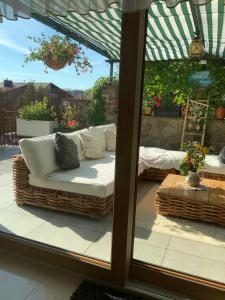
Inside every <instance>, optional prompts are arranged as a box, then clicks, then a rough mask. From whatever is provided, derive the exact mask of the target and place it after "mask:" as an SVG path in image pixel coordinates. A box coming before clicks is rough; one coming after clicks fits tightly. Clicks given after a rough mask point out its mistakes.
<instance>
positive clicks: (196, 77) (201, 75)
mask: <svg viewBox="0 0 225 300" xmlns="http://www.w3.org/2000/svg"><path fill="white" fill-rule="evenodd" d="M189 80H190V81H194V82H195V83H196V84H197V85H198V86H204V87H207V86H211V85H212V84H213V83H214V79H213V78H212V77H211V75H210V73H209V71H201V72H195V73H193V74H191V75H190V76H189Z"/></svg>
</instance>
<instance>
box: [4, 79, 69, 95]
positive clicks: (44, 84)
mask: <svg viewBox="0 0 225 300" xmlns="http://www.w3.org/2000/svg"><path fill="white" fill-rule="evenodd" d="M30 84H33V85H34V87H35V88H37V89H38V88H43V89H45V88H47V87H49V86H54V87H56V88H57V89H60V90H62V91H64V92H65V93H68V92H67V91H66V90H63V89H61V88H60V87H58V86H57V85H55V84H54V83H51V82H26V83H25V82H13V83H12V86H11V87H4V82H0V92H3V93H4V92H8V91H12V90H15V89H18V88H21V87H24V86H28V85H30ZM68 95H69V93H68Z"/></svg>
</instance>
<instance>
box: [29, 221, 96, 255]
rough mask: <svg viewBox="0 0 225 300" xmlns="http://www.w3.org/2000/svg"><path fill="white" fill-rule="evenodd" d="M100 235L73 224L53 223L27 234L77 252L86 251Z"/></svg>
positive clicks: (32, 237) (40, 240)
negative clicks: (56, 224)
mask: <svg viewBox="0 0 225 300" xmlns="http://www.w3.org/2000/svg"><path fill="white" fill-rule="evenodd" d="M98 236H99V232H96V231H92V230H87V229H82V228H79V227H76V226H73V225H67V226H63V225H61V227H58V226H55V225H54V224H51V223H44V224H42V225H41V226H39V227H38V228H36V229H34V230H32V231H30V232H29V233H28V234H26V235H25V237H27V238H29V239H32V240H35V241H39V242H42V243H45V244H49V245H52V246H56V247H60V248H63V249H66V250H69V251H73V252H77V253H84V251H85V250H86V249H87V248H88V247H89V246H90V245H91V244H92V243H93V242H94V241H95V240H96V239H97V237H98Z"/></svg>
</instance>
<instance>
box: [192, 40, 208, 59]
mask: <svg viewBox="0 0 225 300" xmlns="http://www.w3.org/2000/svg"><path fill="white" fill-rule="evenodd" d="M188 54H189V57H190V58H202V57H203V56H204V54H205V49H204V45H203V42H202V40H201V38H199V37H198V36H195V37H194V39H193V40H192V42H191V44H190V46H189V53H188Z"/></svg>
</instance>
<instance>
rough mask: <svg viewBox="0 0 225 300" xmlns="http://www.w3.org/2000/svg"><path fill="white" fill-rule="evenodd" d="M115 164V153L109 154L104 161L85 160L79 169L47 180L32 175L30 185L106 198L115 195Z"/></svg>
mask: <svg viewBox="0 0 225 300" xmlns="http://www.w3.org/2000/svg"><path fill="white" fill-rule="evenodd" d="M114 163H115V153H110V152H107V153H106V157H105V158H103V159H99V160H84V161H82V162H81V163H80V168H78V169H73V170H68V171H65V170H63V171H62V170H59V171H56V172H53V173H51V174H49V175H48V177H47V178H45V179H43V178H38V177H36V176H33V175H32V174H30V175H29V183H30V184H31V185H34V186H38V187H43V188H49V189H55V190H60V191H66V192H72V193H77V194H83V195H91V196H96V197H101V198H105V197H107V196H109V195H111V194H113V190H114V176H115V175H114Z"/></svg>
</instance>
